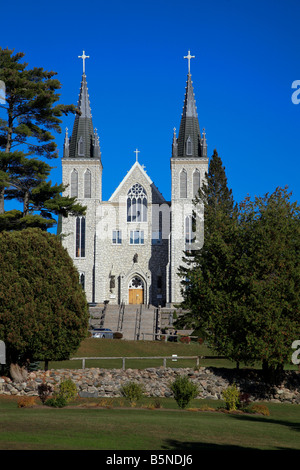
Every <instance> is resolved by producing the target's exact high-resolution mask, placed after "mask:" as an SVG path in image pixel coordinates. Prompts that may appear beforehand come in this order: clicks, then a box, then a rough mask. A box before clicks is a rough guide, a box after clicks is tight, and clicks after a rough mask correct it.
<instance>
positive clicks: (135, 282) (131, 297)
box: [128, 275, 145, 305]
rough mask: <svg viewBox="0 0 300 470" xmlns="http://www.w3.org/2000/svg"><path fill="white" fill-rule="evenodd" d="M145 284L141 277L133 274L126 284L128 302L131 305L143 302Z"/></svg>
mask: <svg viewBox="0 0 300 470" xmlns="http://www.w3.org/2000/svg"><path fill="white" fill-rule="evenodd" d="M144 290H145V284H144V281H143V279H142V278H141V277H140V276H138V275H134V276H133V277H132V278H131V280H130V282H129V284H128V303H129V304H132V305H140V304H143V303H144Z"/></svg>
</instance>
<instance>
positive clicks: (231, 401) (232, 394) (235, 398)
mask: <svg viewBox="0 0 300 470" xmlns="http://www.w3.org/2000/svg"><path fill="white" fill-rule="evenodd" d="M222 395H223V398H224V400H225V405H226V409H227V410H229V411H234V410H236V409H237V408H238V406H239V403H240V400H239V399H240V391H239V389H238V388H237V386H236V385H235V384H234V385H231V386H230V387H227V388H226V389H225V390H223V393H222Z"/></svg>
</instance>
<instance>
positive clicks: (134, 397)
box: [121, 382, 144, 406]
mask: <svg viewBox="0 0 300 470" xmlns="http://www.w3.org/2000/svg"><path fill="white" fill-rule="evenodd" d="M121 394H122V396H123V397H124V398H126V399H127V400H129V401H130V404H131V406H135V404H136V402H137V401H138V400H140V399H141V398H142V396H143V394H144V390H143V388H142V386H141V385H140V384H138V383H136V382H128V383H127V384H125V385H123V386H122V387H121Z"/></svg>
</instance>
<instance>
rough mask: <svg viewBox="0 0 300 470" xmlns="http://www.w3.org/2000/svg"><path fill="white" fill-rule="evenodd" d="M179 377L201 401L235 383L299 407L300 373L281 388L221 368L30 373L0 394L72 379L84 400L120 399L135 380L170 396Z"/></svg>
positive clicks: (5, 384)
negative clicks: (186, 379)
mask: <svg viewBox="0 0 300 470" xmlns="http://www.w3.org/2000/svg"><path fill="white" fill-rule="evenodd" d="M178 375H188V376H189V378H190V380H191V381H193V382H194V383H195V384H196V385H197V386H198V390H199V395H198V398H202V399H204V398H208V399H214V400H217V399H222V391H223V390H224V389H226V388H227V387H228V386H229V385H231V384H232V383H236V385H237V386H238V387H239V388H240V390H241V391H242V392H244V393H247V394H249V399H250V400H251V401H259V400H265V401H273V402H288V403H297V404H300V374H299V372H296V371H289V372H285V373H284V378H283V380H282V382H281V384H280V385H279V386H270V385H268V384H266V383H265V382H264V381H263V380H262V378H261V375H260V372H259V371H250V370H249V371H246V370H241V371H237V370H229V369H219V368H205V367H200V368H199V369H197V370H195V369H191V368H181V369H180V368H178V369H176V368H170V367H168V368H164V367H159V368H148V369H144V370H137V369H126V370H122V369H98V368H89V369H76V370H71V369H68V370H66V369H60V370H49V371H42V370H39V371H35V372H30V373H28V375H27V377H26V380H24V381H21V382H13V381H12V380H11V379H9V378H8V377H1V378H0V394H5V395H21V396H22V395H27V396H37V395H38V386H39V385H40V384H41V383H47V384H49V385H50V386H51V387H52V390H53V391H54V390H57V389H58V387H59V384H60V383H61V382H62V381H64V380H67V379H71V380H72V381H73V382H74V383H75V384H76V386H77V389H78V393H79V395H80V396H82V397H118V396H120V388H121V387H122V385H124V384H125V383H127V382H129V381H135V382H137V383H139V384H141V385H142V386H143V388H144V391H145V395H146V396H149V397H171V396H172V392H171V391H170V384H171V383H172V382H173V381H174V380H175V379H176V377H177V376H178Z"/></svg>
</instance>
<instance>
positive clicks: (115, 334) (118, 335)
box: [114, 331, 123, 339]
mask: <svg viewBox="0 0 300 470" xmlns="http://www.w3.org/2000/svg"><path fill="white" fill-rule="evenodd" d="M122 338H123V334H122V333H120V332H119V331H116V332H115V333H114V339H122Z"/></svg>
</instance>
